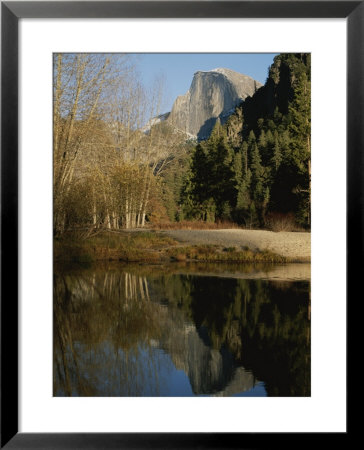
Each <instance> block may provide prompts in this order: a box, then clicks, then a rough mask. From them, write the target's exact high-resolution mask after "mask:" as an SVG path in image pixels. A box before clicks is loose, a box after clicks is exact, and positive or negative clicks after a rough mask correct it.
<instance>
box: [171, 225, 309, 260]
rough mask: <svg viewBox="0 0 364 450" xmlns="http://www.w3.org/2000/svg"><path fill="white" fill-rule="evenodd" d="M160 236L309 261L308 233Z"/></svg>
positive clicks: (182, 232) (197, 232)
mask: <svg viewBox="0 0 364 450" xmlns="http://www.w3.org/2000/svg"><path fill="white" fill-rule="evenodd" d="M162 233H165V234H167V235H168V236H171V237H172V238H174V239H176V240H177V241H180V242H184V243H188V244H192V245H195V244H197V245H205V244H208V245H218V246H222V247H236V249H237V250H240V249H241V248H243V247H245V246H246V247H249V248H250V249H252V250H270V251H272V252H274V253H277V254H278V255H282V256H285V257H288V258H293V259H297V260H300V261H310V258H311V233H292V232H279V233H275V232H273V231H263V230H240V229H227V230H166V231H162Z"/></svg>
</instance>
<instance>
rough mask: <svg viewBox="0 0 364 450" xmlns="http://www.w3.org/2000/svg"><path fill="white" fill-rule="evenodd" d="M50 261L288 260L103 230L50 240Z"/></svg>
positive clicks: (264, 253) (157, 235)
mask: <svg viewBox="0 0 364 450" xmlns="http://www.w3.org/2000/svg"><path fill="white" fill-rule="evenodd" d="M53 249H54V261H63V262H75V263H81V264H90V263H93V262H95V261H124V262H149V263H155V262H168V261H179V262H184V261H204V262H236V263H242V262H248V263H259V262H269V263H284V262H287V261H288V259H287V258H284V257H282V256H279V255H276V254H275V253H272V252H270V251H253V250H250V249H249V248H247V247H245V248H243V249H241V250H237V249H236V248H235V247H225V248H222V247H221V246H218V245H187V246H184V245H181V244H180V243H179V242H177V241H175V240H174V239H172V238H171V237H169V236H165V235H163V234H160V233H158V232H155V231H154V232H153V231H149V232H140V231H138V232H127V231H126V232H121V233H108V232H103V233H100V234H98V235H96V236H93V237H92V238H90V239H87V240H84V241H80V240H76V239H71V238H70V237H68V238H63V239H56V240H55V241H54V246H53Z"/></svg>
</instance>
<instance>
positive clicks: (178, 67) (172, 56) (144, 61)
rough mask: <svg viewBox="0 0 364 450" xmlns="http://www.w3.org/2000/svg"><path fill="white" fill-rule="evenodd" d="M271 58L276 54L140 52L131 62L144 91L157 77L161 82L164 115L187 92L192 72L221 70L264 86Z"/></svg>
mask: <svg viewBox="0 0 364 450" xmlns="http://www.w3.org/2000/svg"><path fill="white" fill-rule="evenodd" d="M275 56H276V53H179V54H178V53H148V54H147V53H144V54H142V53H141V54H137V55H135V62H136V68H137V70H138V72H139V75H140V77H141V79H142V82H143V84H144V85H145V86H146V87H147V88H148V87H151V86H152V85H153V83H154V81H155V80H156V79H157V78H161V79H162V80H163V87H164V99H163V106H162V109H161V112H162V113H164V112H167V111H170V110H171V109H172V105H173V102H174V100H175V99H176V98H177V97H178V96H179V95H183V94H185V93H186V92H187V91H188V89H189V87H190V85H191V82H192V78H193V74H194V73H195V72H197V71H199V70H212V69H216V68H218V67H223V68H226V69H232V70H235V71H236V72H240V73H243V74H244V75H248V76H250V77H252V78H254V79H255V80H257V81H260V82H261V83H262V84H264V83H265V81H266V79H267V75H268V68H269V66H270V65H271V64H272V62H273V58H274V57H275Z"/></svg>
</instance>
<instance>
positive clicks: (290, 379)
mask: <svg viewBox="0 0 364 450" xmlns="http://www.w3.org/2000/svg"><path fill="white" fill-rule="evenodd" d="M53 325H54V327H53V329H54V371H53V373H54V379H53V393H54V396H94V397H96V396H102V397H115V396H153V397H155V396H174V397H176V396H178V397H181V396H211V395H213V396H275V397H277V396H279V397H282V396H284V397H287V396H289V397H290V396H310V393H311V382H310V371H311V370H310V346H311V344H310V265H308V264H290V265H276V266H274V265H272V266H263V265H262V266H243V265H231V264H226V265H225V264H215V265H214V264H193V263H190V264H188V263H185V264H178V263H170V264H166V265H138V264H135V265H131V264H105V265H99V266H98V267H88V268H80V267H64V266H63V267H55V270H54V322H53Z"/></svg>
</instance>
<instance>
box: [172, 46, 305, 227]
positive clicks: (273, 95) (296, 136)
mask: <svg viewBox="0 0 364 450" xmlns="http://www.w3.org/2000/svg"><path fill="white" fill-rule="evenodd" d="M310 110H311V58H310V54H303V53H298V54H292V53H289V54H280V55H278V56H276V57H275V58H274V62H273V64H272V65H271V67H270V69H269V74H268V78H267V81H266V83H265V85H264V86H263V87H262V88H260V89H259V90H258V91H257V92H256V93H255V94H254V96H253V97H248V98H247V99H246V100H245V102H244V103H243V104H242V105H241V106H239V107H237V108H236V111H235V113H234V114H233V115H232V116H230V117H229V119H228V120H227V122H226V123H225V124H224V125H221V124H220V123H219V122H217V123H216V125H215V128H214V129H213V131H212V133H211V136H210V137H209V139H207V140H206V141H202V142H200V143H198V144H197V145H196V147H195V148H194V149H193V150H192V152H191V153H190V154H189V155H188V156H186V158H185V160H184V161H182V162H181V160H179V161H178V162H176V164H175V165H171V167H170V171H169V172H166V173H165V175H164V178H163V181H164V183H163V198H164V205H165V207H166V210H167V214H168V216H169V218H170V219H171V220H203V221H211V222H216V221H234V222H236V223H238V224H240V225H243V226H246V227H248V228H259V227H269V226H270V223H271V222H272V221H274V220H275V219H277V218H279V217H291V218H292V220H293V221H294V223H295V224H296V225H297V226H299V227H301V228H302V227H303V228H305V229H309V228H310V223H311V215H310V208H311V196H310V188H311V186H310V177H311V159H310V158H311V134H310V133H311V116H310Z"/></svg>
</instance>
